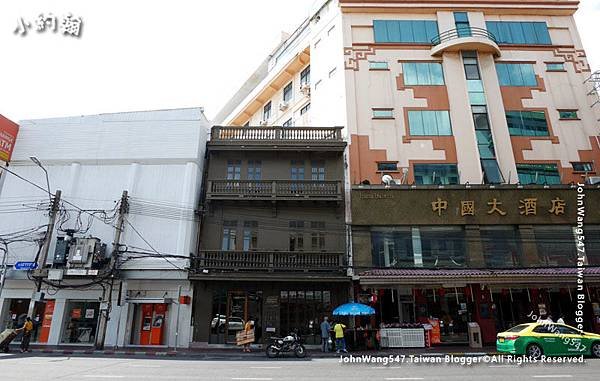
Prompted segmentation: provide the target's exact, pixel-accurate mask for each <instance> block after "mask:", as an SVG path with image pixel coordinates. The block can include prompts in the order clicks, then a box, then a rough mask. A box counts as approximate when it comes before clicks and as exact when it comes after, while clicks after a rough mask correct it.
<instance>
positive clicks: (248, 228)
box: [244, 221, 258, 251]
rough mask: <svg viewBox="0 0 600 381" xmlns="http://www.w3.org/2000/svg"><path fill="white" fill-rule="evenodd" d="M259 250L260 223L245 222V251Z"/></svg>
mask: <svg viewBox="0 0 600 381" xmlns="http://www.w3.org/2000/svg"><path fill="white" fill-rule="evenodd" d="M257 248H258V222H257V221H244V251H249V250H256V249H257Z"/></svg>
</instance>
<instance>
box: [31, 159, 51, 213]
mask: <svg viewBox="0 0 600 381" xmlns="http://www.w3.org/2000/svg"><path fill="white" fill-rule="evenodd" d="M29 159H30V160H31V161H33V163H34V164H35V165H37V166H38V167H40V168H42V171H44V173H45V174H46V185H47V186H48V198H49V199H50V203H52V191H50V178H49V177H48V171H47V170H46V168H44V166H43V165H42V162H41V161H40V160H39V159H38V158H37V157H35V156H29Z"/></svg>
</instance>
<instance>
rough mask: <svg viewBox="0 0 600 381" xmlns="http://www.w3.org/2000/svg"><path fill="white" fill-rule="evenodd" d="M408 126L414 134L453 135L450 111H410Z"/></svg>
mask: <svg viewBox="0 0 600 381" xmlns="http://www.w3.org/2000/svg"><path fill="white" fill-rule="evenodd" d="M408 126H409V131H410V134H411V135H412V136H451V135H452V127H451V125H450V113H449V112H448V111H429V110H427V111H409V112H408Z"/></svg>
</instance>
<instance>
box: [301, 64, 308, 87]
mask: <svg viewBox="0 0 600 381" xmlns="http://www.w3.org/2000/svg"><path fill="white" fill-rule="evenodd" d="M307 84H310V66H307V67H306V68H305V69H304V70H302V72H301V73H300V85H307Z"/></svg>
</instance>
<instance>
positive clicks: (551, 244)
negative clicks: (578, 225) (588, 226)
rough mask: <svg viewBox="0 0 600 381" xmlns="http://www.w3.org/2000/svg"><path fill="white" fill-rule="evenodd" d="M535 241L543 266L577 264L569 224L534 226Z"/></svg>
mask: <svg viewBox="0 0 600 381" xmlns="http://www.w3.org/2000/svg"><path fill="white" fill-rule="evenodd" d="M533 232H534V235H535V243H536V247H537V252H538V257H539V259H540V264H541V265H543V266H565V267H571V266H572V267H576V266H577V247H576V245H575V236H574V235H573V228H572V227H571V226H568V225H567V226H534V228H533Z"/></svg>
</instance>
